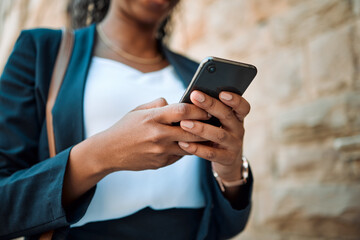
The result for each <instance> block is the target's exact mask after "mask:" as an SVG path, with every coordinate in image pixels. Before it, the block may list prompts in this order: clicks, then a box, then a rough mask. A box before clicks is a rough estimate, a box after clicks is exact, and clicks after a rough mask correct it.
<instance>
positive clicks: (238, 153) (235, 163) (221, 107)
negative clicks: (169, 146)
mask: <svg viewBox="0 0 360 240" xmlns="http://www.w3.org/2000/svg"><path fill="white" fill-rule="evenodd" d="M219 98H220V101H219V100H217V99H215V98H212V97H210V96H208V95H206V94H204V93H202V92H200V91H193V92H192V93H191V95H190V99H191V101H192V102H193V104H194V105H196V106H198V107H199V108H202V109H204V110H205V111H206V112H208V113H209V114H211V115H213V116H214V117H216V118H218V119H219V120H220V122H221V124H222V126H221V127H216V126H212V125H210V124H206V123H203V122H200V121H196V120H182V121H181V124H180V126H181V127H182V128H183V129H184V130H186V131H188V132H189V133H192V134H195V135H197V136H199V137H201V138H204V139H207V140H209V141H211V142H212V144H210V145H209V144H202V143H195V142H187V141H180V142H179V145H180V147H181V148H182V149H183V150H185V151H187V152H188V153H190V154H194V155H197V156H199V157H201V158H204V159H207V160H210V161H212V166H213V169H214V170H215V171H216V172H217V173H218V174H219V176H220V177H221V178H222V179H224V180H226V181H235V180H238V179H240V178H241V166H242V146H243V137H244V118H245V117H246V115H247V114H248V113H249V111H250V105H249V103H248V102H247V101H246V100H245V99H244V98H242V97H241V96H240V95H237V94H234V93H230V92H221V93H220V95H219Z"/></svg>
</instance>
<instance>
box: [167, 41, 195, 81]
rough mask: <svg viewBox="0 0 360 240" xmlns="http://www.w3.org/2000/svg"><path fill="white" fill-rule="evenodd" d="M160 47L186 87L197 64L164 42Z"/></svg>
mask: <svg viewBox="0 0 360 240" xmlns="http://www.w3.org/2000/svg"><path fill="white" fill-rule="evenodd" d="M161 49H162V52H163V54H164V55H165V57H166V59H167V60H168V61H169V62H170V64H171V65H172V66H174V68H175V71H176V73H177V74H178V75H179V76H180V79H181V81H182V83H183V84H184V86H185V88H186V87H187V86H188V85H189V83H190V82H191V79H192V77H193V75H194V74H195V72H196V70H197V67H198V66H199V64H198V63H197V62H194V61H192V60H189V59H188V58H185V57H184V56H181V55H179V54H177V53H174V52H172V51H171V50H169V49H168V48H167V47H166V46H165V45H164V44H162V45H161Z"/></svg>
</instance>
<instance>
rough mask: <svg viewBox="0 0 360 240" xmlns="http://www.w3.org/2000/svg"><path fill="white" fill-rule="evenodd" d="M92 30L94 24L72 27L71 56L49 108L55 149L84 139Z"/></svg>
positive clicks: (58, 149) (63, 147)
mask: <svg viewBox="0 0 360 240" xmlns="http://www.w3.org/2000/svg"><path fill="white" fill-rule="evenodd" d="M94 34H95V25H91V26H90V27H87V28H84V29H80V30H78V31H75V42H74V49H73V52H72V56H71V59H70V62H69V65H68V69H67V71H66V74H65V77H64V80H63V83H62V86H61V88H60V91H59V94H58V97H57V99H56V102H55V105H54V108H53V110H52V113H53V118H54V134H55V142H56V150H57V152H60V151H62V150H64V149H66V148H68V147H70V146H72V145H74V144H77V143H79V142H81V141H82V140H83V139H84V119H83V98H84V87H85V81H86V78H87V73H88V69H89V66H90V61H91V56H92V51H93V45H94Z"/></svg>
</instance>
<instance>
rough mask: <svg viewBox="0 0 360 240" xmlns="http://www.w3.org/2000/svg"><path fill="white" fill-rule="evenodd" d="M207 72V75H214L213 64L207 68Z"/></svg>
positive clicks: (214, 68)
mask: <svg viewBox="0 0 360 240" xmlns="http://www.w3.org/2000/svg"><path fill="white" fill-rule="evenodd" d="M207 70H208V72H209V73H214V72H216V67H215V65H214V64H211V65H209V66H208V67H207Z"/></svg>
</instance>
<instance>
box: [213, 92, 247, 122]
mask: <svg viewBox="0 0 360 240" xmlns="http://www.w3.org/2000/svg"><path fill="white" fill-rule="evenodd" d="M219 99H220V100H221V101H222V102H223V103H225V104H226V105H227V106H229V107H231V108H232V109H233V110H234V112H235V115H236V117H237V118H238V119H239V120H240V121H244V118H245V117H246V116H247V115H248V114H249V112H250V104H249V102H248V101H246V100H245V98H243V97H242V96H240V95H238V94H235V93H231V92H221V93H220V94H219Z"/></svg>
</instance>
